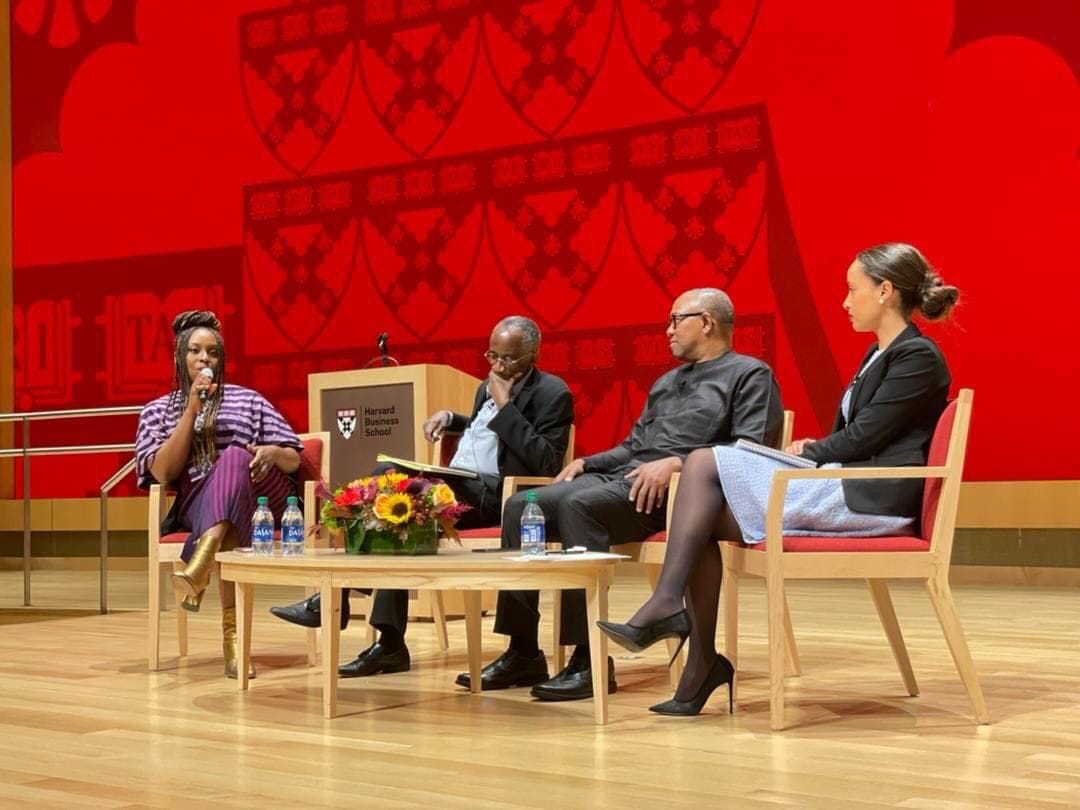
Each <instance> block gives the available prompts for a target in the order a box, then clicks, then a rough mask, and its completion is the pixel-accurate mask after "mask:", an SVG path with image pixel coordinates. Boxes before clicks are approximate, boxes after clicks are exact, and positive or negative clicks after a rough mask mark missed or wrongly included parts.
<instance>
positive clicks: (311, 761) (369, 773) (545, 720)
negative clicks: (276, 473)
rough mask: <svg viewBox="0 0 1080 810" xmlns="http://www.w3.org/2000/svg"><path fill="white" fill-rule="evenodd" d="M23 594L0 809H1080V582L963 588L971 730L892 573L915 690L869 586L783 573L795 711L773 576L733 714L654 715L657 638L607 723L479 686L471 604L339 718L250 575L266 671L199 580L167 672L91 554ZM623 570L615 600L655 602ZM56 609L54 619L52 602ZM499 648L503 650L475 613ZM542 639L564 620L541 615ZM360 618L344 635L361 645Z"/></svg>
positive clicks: (12, 652) (659, 658)
mask: <svg viewBox="0 0 1080 810" xmlns="http://www.w3.org/2000/svg"><path fill="white" fill-rule="evenodd" d="M111 582H112V585H113V604H114V606H115V607H117V608H124V607H125V606H126V607H128V608H136V607H137V606H139V605H141V604H144V603H145V586H144V584H143V583H144V582H145V580H144V578H143V575H141V574H138V573H137V572H118V573H114V574H113V575H112V577H111ZM34 587H35V598H36V600H37V601H38V602H39V603H40V607H41V608H44V610H25V609H21V608H18V607H17V605H18V604H19V602H21V597H22V584H21V574H19V573H16V572H4V573H2V574H0V807H4V808H7V807H25V806H42V807H46V806H47V807H63V808H74V807H114V808H136V807H168V806H183V805H187V806H191V807H199V808H219V807H220V808H224V807H229V808H238V807H348V808H366V807H379V808H382V807H407V806H418V805H426V806H428V807H438V808H442V807H469V808H483V807H558V808H570V807H590V808H595V807H620V808H629V807H653V808H658V807H667V806H696V807H719V806H734V807H764V806H769V805H791V806H798V807H829V808H843V807H871V806H896V807H905V808H931V807H933V808H938V807H950V808H953V807H974V806H978V807H983V806H986V807H1009V808H1014V807H1055V806H1057V807H1060V806H1068V805H1072V806H1080V621H1078V619H1080V600H1078V596H1080V593H1078V591H1077V590H1076V589H1055V588H1023V587H1006V586H993V587H991V586H962V587H957V588H955V594H956V600H957V604H958V607H959V610H960V615H961V618H962V620H963V621H964V623H965V628H966V630H967V635H968V639H969V641H970V644H971V647H972V654H973V656H974V658H975V662H976V664H977V666H978V667H979V671H980V674H981V676H982V683H983V688H984V690H985V692H986V699H987V703H988V705H989V708H990V713H991V716H992V719H993V724H992V725H990V726H981V727H980V726H976V725H975V724H974V723H973V721H972V719H971V715H970V707H969V705H968V701H967V698H966V696H965V693H964V691H963V689H962V687H961V685H960V681H959V679H958V677H957V675H956V671H955V670H954V668H953V665H952V661H951V659H950V658H949V654H948V652H947V650H946V647H945V644H944V642H943V640H942V637H941V634H940V632H939V631H938V628H937V624H936V621H935V619H934V616H933V613H932V611H931V608H930V604H929V600H928V599H927V597H926V595H925V593H924V592H923V591H922V590H920V589H918V588H915V587H908V586H903V585H899V586H896V587H894V589H893V591H894V600H895V602H896V607H897V613H898V615H899V617H900V622H901V626H902V628H903V630H904V633H905V636H906V639H907V642H908V647H909V649H910V652H911V658H912V662H913V665H914V667H915V673H916V675H917V677H918V678H919V684H920V687H921V690H922V694H921V696H919V697H916V698H911V697H908V696H906V694H905V692H904V689H903V684H902V682H901V679H900V676H899V674H898V672H897V670H896V668H895V665H894V663H893V660H892V656H891V654H890V652H889V648H888V645H887V643H886V640H885V637H884V634H883V632H882V630H881V628H880V626H879V625H878V621H877V617H876V614H875V612H874V608H873V605H872V603H871V601H870V599H869V595H868V593H867V592H866V590H865V589H864V588H860V587H858V586H856V585H853V584H840V583H806V584H795V585H794V586H793V587H791V589H790V591H789V595H790V600H791V609H792V617H793V622H794V626H795V634H796V637H797V639H798V641H799V644H800V652H801V655H802V664H803V671H804V673H805V674H804V676H803V677H802V678H799V679H795V680H791V681H789V682H788V687H787V695H788V709H787V711H788V719H789V722H792V723H794V724H795V725H794V727H793V728H789V729H788V730H786V731H783V732H779V733H773V732H771V731H770V730H769V716H768V699H767V698H768V696H767V682H766V680H765V662H766V646H765V624H764V607H765V601H764V592H763V590H762V588H761V586H760V584H759V583H757V582H754V581H747V582H746V583H744V584H743V586H742V602H741V606H742V610H741V620H742V638H741V645H742V646H741V653H742V662H741V664H742V681H741V685H740V691H739V699H738V702H737V705H736V709H735V714H734V716H729V715H728V713H727V706H726V699H724V698H721V697H720V696H719V693H717V694H716V695H714V697H713V699H712V701H710V703H709V704H708V705H707V706H706V710H705V713H704V714H703V715H702V716H700V717H697V718H688V719H683V718H665V717H659V716H655V715H651V714H650V713H648V712H647V711H646V707H647V706H649V705H650V704H652V703H654V702H656V701H658V700H662V699H665V698H667V697H668V696H669V694H670V690H669V687H668V683H667V676H666V672H665V670H664V657H663V653H662V647H663V645H658V647H657V648H656V649H654V650H650V651H649V652H648V653H646V654H645V655H643V656H632V655H629V654H626V653H624V652H623V651H622V650H621V649H619V648H615V649H613V655H614V657H615V668H616V673H617V676H618V682H619V693H618V694H617V695H614V696H612V701H611V723H610V724H609V725H608V726H607V727H605V728H597V727H596V726H594V725H593V717H592V706H591V705H590V703H589V702H579V703H564V704H543V703H538V702H534V701H532V700H531V699H530V698H529V696H528V693H527V691H524V690H511V691H505V692H495V693H486V694H484V695H481V696H471V695H469V694H467V693H465V692H464V691H463V690H461V689H458V688H457V687H455V686H454V685H453V678H454V676H455V674H456V673H458V672H460V671H462V670H464V669H466V667H467V664H466V660H465V652H464V638H465V633H464V626H463V622H460V621H455V622H452V623H451V625H450V641H451V650H450V651H448V652H446V653H442V652H440V651H438V650H437V649H436V646H435V642H434V632H433V630H432V626H431V625H430V624H421V623H414V624H413V626H412V627H410V630H409V636H408V638H409V642H410V648H411V650H412V653H413V669H412V671H411V672H409V673H406V674H401V675H390V676H386V675H380V676H377V677H375V678H368V679H357V680H350V681H342V682H341V688H340V690H339V700H340V703H341V709H342V711H344V712H346V714H345V715H344V716H342V717H339V718H337V719H334V720H329V721H327V720H323V718H322V716H321V697H320V691H319V679H318V671H317V670H315V669H308V668H306V666H305V664H304V656H303V650H304V644H303V637H302V634H301V632H300V631H299V630H298V629H294V628H292V627H290V626H288V625H285V624H284V623H282V622H280V621H277V620H276V619H273V618H272V617H271V616H270V615H269V614H268V613H267V612H266V610H267V608H268V607H269V605H271V604H275V603H282V602H286V601H291V600H292V599H293V598H294V597H295V596H296V595H297V594H298V591H296V590H293V589H288V588H273V589H271V588H266V589H261V590H260V589H256V618H255V630H254V643H253V653H254V657H255V662H256V665H257V667H258V678H257V679H256V680H255V681H254V682H253V683H252V685H251V690H250V691H249V692H248V693H247V694H242V693H240V692H239V691H238V690H237V689H236V684H235V682H234V681H228V680H226V679H225V678H223V677H222V676H221V674H220V672H221V660H220V631H219V611H218V609H217V607H216V601H217V600H216V596H211V595H208V597H207V600H206V602H207V604H206V605H205V606H204V609H203V613H201V614H199V616H197V617H195V618H194V619H193V620H192V622H191V652H192V654H191V656H190V657H189V658H188V659H187V660H185V661H184V662H182V663H179V664H178V663H177V661H176V658H175V651H176V647H175V624H173V623H172V620H171V619H172V617H171V616H170V615H166V616H163V636H164V638H163V652H164V655H165V666H167V667H168V669H166V670H165V671H163V672H159V673H153V674H148V673H147V672H146V652H145V644H146V614H145V612H142V611H139V610H136V609H129V610H123V609H121V610H120V611H119V612H116V613H113V614H110V615H108V616H101V615H97V614H96V613H88V612H86V611H83V612H82V613H80V612H78V611H77V610H76V611H75V612H72V613H67V614H63V613H50V612H49V609H50V608H57V607H69V608H75V609H79V608H83V609H85V608H92V607H93V606H94V605H95V604H96V590H95V588H96V574H95V573H93V572H89V571H86V572H59V571H42V572H35V575H34ZM645 593H646V586H645V581H644V578H643V577H638V576H636V575H634V576H620V578H619V579H618V580H617V582H616V586H615V588H614V589H613V591H612V600H611V603H612V610H611V613H612V616H613V617H615V618H618V619H622V618H625V617H626V616H628V615H629V613H630V612H631V610H632V609H633V607H634V606H636V604H637V603H638V602H639V601H640V600H641V599H642V598H643V596H644V594H645ZM55 616H59V618H54V617H55ZM484 628H485V634H484V656H485V661H486V660H490V659H491V658H493V657H494V656H495V655H497V654H498V653H499V652H500V651H501V649H502V639H501V637H496V636H494V635H493V634H491V632H490V628H491V618H490V617H488V618H487V619H485V625H484ZM543 633H544V638H545V640H546V639H549V638H550V635H549V633H550V631H549V629H548V627H546V626H545V627H544V628H543ZM365 638H366V635H365V634H364V632H363V631H362V629H361V628H360V627H359V626H358V625H354V626H353V627H352V628H350V629H349V630H348V631H347V632H346V633H345V634H344V635H343V637H342V655H343V656H344V657H351V656H353V655H355V654H356V652H358V651H359V649H360V648H361V647H362V646H364V643H365Z"/></svg>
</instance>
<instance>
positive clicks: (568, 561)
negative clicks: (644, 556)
mask: <svg viewBox="0 0 1080 810" xmlns="http://www.w3.org/2000/svg"><path fill="white" fill-rule="evenodd" d="M520 556H521V555H520V554H519V553H518V552H514V551H508V552H504V553H495V554H475V553H471V552H469V551H465V550H460V551H459V550H452V551H440V552H439V553H438V554H437V555H432V556H426V557H407V556H386V555H356V554H345V553H344V552H343V551H342V550H340V549H312V550H308V551H306V552H304V554H303V555H298V556H295V557H282V556H273V557H261V556H260V557H257V556H255V555H254V554H251V553H249V552H244V551H224V552H221V553H219V554H218V555H217V561H218V562H219V563H221V578H222V579H223V580H227V581H232V582H235V583H236V586H237V587H236V613H237V631H238V640H239V645H240V661H239V678H238V684H239V687H240V689H247V688H248V677H247V672H248V664H249V662H250V660H251V610H252V593H253V589H254V587H255V585H260V584H264V585H304V586H307V587H309V588H317V589H318V590H319V591H320V593H321V603H322V630H321V633H322V639H323V655H322V668H323V673H322V675H323V716H324V717H327V718H330V717H334V716H336V714H337V681H338V675H337V667H338V642H339V639H340V636H341V630H340V616H341V589H342V588H400V589H409V588H416V589H425V588H430V589H433V590H440V591H452V590H460V591H463V594H462V595H463V597H464V600H465V636H466V639H467V643H468V654H469V676H470V679H471V684H472V691H473V692H479V691H480V596H481V591H488V590H563V589H567V588H573V589H577V588H580V589H583V590H584V591H585V593H586V597H587V603H588V612H589V652H590V655H591V659H592V661H591V663H592V681H593V703H594V705H595V717H596V722H597V723H598V724H601V725H602V724H604V723H606V722H607V717H608V711H607V697H608V696H607V681H608V672H607V658H608V656H607V636H605V635H604V634H603V633H601V632H600V630H599V629H598V628H597V626H596V622H597V620H604V619H607V610H608V601H607V598H608V587H609V586H610V584H611V575H612V568H613V567H614V565H615V564H616V563H617V562H618V561H619V560H620V559H624V558H623V557H621V556H620V555H618V554H602V553H596V552H590V553H587V554H575V555H566V556H559V557H553V558H546V559H539V560H527V561H523V560H521V559H520Z"/></svg>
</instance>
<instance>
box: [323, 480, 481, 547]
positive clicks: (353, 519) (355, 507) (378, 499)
mask: <svg viewBox="0 0 1080 810" xmlns="http://www.w3.org/2000/svg"><path fill="white" fill-rule="evenodd" d="M317 494H318V495H319V497H321V498H322V499H323V505H322V512H321V514H322V522H323V524H324V525H326V526H327V527H329V528H330V529H341V530H345V531H352V532H355V531H358V530H362V531H363V532H389V533H392V534H393V535H394V536H395V537H396V538H397V540H398V542H404V541H405V539H406V538H407V536H408V534H409V528H410V526H432V524H438V525H439V526H441V527H442V530H443V532H444V533H445V534H446V535H447V536H448V537H451V538H453V539H457V536H458V535H457V530H456V529H454V523H455V522H456V521H457V519H458V518H459V517H460V516H461V515H462V514H463V513H465V512H466V511H468V510H469V509H470V508H471V507H469V506H468V505H467V504H463V503H458V502H457V498H455V497H454V491H453V490H452V489H450V487H448V486H447V485H446V484H445V483H444V482H443V481H441V480H439V479H438V478H410V477H409V476H407V475H405V474H403V473H399V472H396V471H395V470H390V471H388V472H386V473H384V474H382V475H372V476H367V477H365V478H357V479H356V480H355V481H350V482H349V483H348V484H345V485H344V486H340V487H338V488H337V489H335V490H334V491H333V492H330V491H329V489H328V488H327V487H326V485H325V484H320V485H319V489H318V493H317ZM432 528H434V527H432Z"/></svg>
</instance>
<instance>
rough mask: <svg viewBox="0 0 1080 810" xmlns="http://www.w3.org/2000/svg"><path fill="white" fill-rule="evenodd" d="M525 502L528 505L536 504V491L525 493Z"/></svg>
mask: <svg viewBox="0 0 1080 810" xmlns="http://www.w3.org/2000/svg"><path fill="white" fill-rule="evenodd" d="M525 500H526V501H527V502H528V503H536V490H534V489H530V490H529V491H528V492H526V493H525Z"/></svg>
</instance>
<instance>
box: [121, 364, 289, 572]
mask: <svg viewBox="0 0 1080 810" xmlns="http://www.w3.org/2000/svg"><path fill="white" fill-rule="evenodd" d="M186 404H187V397H186V396H182V397H173V396H171V395H169V394H166V395H165V396H162V397H158V398H157V399H155V400H154V401H153V402H151V403H149V404H148V405H147V406H146V407H145V408H143V409H142V413H141V414H139V428H138V432H137V433H136V437H135V474H136V475H137V476H138V484H139V487H141V488H142V489H149V488H150V485H151V484H155V483H161V484H166V485H168V486H169V487H170V488H174V489H176V493H177V495H176V502H175V503H174V504H173V508H172V510H171V511H170V512H169V515H168V517H166V519H165V521H164V522H163V524H162V532H163V533H165V532H178V531H187V532H189V535H188V538H187V541H186V542H185V543H184V550H183V552H182V554H181V556H182V557H183V559H184V560H187V559H189V558H190V557H191V553H192V552H193V551H194V550H195V541H196V540H197V539H198V538H199V537H201V536H202V534H203V533H204V532H205V531H206V530H207V529H209V528H210V527H212V526H214V525H215V524H217V523H221V522H222V521H229V522H230V523H232V525H233V526H234V527H235V529H236V538H237V541H238V543H239V544H240V545H242V546H247V545H251V515H252V513H253V512H254V511H255V499H256V498H257V497H259V496H261V495H265V496H267V497H268V498H269V499H270V509H271V510H272V511H273V513H274V518H275V520H277V521H279V522H280V520H281V514H282V512H283V511H284V510H285V499H286V498H287V497H288V496H289V495H293V494H295V492H296V483H295V480H294V476H290V475H286V474H285V473H283V472H281V470H279V469H278V468H277V467H274V468H272V469H271V471H270V473H269V474H268V475H266V477H264V478H263V480H262V481H260V482H259V483H258V484H252V483H251V474H250V464H251V459H252V455H251V453H249V452H248V451H247V447H246V445H248V444H254V445H263V444H274V445H278V446H281V447H292V448H294V449H295V450H296V451H297V452H300V451H302V450H303V445H302V444H301V442H300V439H299V438H298V437H297V435H296V433H295V432H294V431H293V429H292V428H291V427H289V423H288V422H286V421H285V419H284V417H282V415H281V414H280V413H278V411H277V409H276V408H274V406H273V405H271V404H270V403H269V402H267V400H266V399H265V398H264V397H263V396H262V395H261V394H259V393H257V392H255V391H252V390H251V389H250V388H244V387H243V386H241V385H228V384H227V385H226V386H225V390H224V392H223V394H222V398H221V403H220V405H219V407H218V412H217V420H216V422H215V424H214V444H215V446H216V447H217V457H216V458H215V460H214V464H213V466H211V467H210V469H209V470H200V469H198V468H197V467H196V465H195V458H194V454H192V455H191V456H189V457H188V464H187V467H186V468H185V469H184V472H183V473H182V474H181V475H180V479H179V480H177V481H157V480H156V479H155V478H154V476H153V475H152V474H151V472H150V465H151V464H153V462H154V457H155V456H156V455H157V451H158V449H159V448H160V447H161V445H163V444H164V443H165V441H166V440H167V439H168V438H169V436H171V435H172V432H173V430H175V429H176V425H177V423H178V422H179V420H180V415H181V413H182V412H183V408H184V406H185V405H186Z"/></svg>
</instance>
